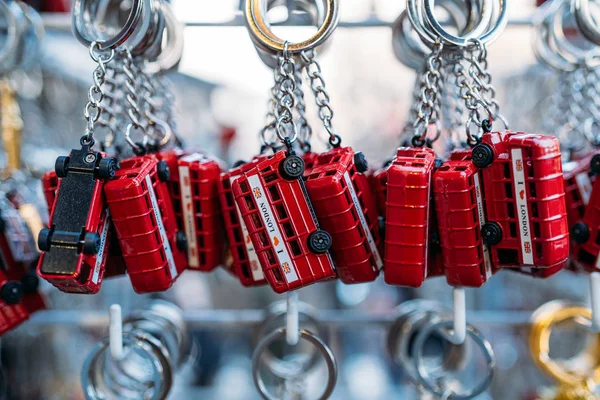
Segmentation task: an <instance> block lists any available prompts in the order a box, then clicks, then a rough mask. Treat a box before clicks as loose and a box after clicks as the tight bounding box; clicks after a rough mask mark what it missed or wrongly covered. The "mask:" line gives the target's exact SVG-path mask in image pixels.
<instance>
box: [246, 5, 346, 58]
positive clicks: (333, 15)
mask: <svg viewBox="0 0 600 400" xmlns="http://www.w3.org/2000/svg"><path fill="white" fill-rule="evenodd" d="M266 1H267V0H246V6H245V8H244V16H245V20H246V26H247V28H248V31H249V32H250V35H251V36H252V40H253V42H255V43H257V44H258V45H259V46H260V47H263V48H266V49H269V50H270V51H273V52H275V53H281V52H283V50H284V49H285V47H286V46H285V44H286V43H288V42H286V41H285V40H282V39H280V38H278V37H277V36H275V35H274V34H273V32H272V31H271V28H270V26H269V24H268V23H267V22H266V20H265V19H264V15H263V14H266V13H265V9H266V4H267V3H266ZM325 1H326V7H325V18H324V20H323V23H322V24H321V26H320V27H319V29H318V31H317V33H315V34H314V35H313V36H312V37H311V38H309V39H307V40H304V41H302V42H299V43H289V44H288V46H287V49H288V51H290V52H291V53H300V52H302V51H306V50H310V49H314V48H315V47H318V46H320V45H321V44H323V43H324V42H325V41H326V40H327V39H328V38H329V36H331V34H332V33H333V31H334V30H335V28H336V27H337V24H338V21H339V3H340V0H325Z"/></svg>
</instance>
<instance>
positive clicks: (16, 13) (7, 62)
mask: <svg viewBox="0 0 600 400" xmlns="http://www.w3.org/2000/svg"><path fill="white" fill-rule="evenodd" d="M0 13H2V14H4V17H5V18H6V24H7V31H8V32H7V37H6V44H5V45H4V47H3V48H2V50H1V51H0V72H1V73H5V72H9V71H11V70H13V69H15V68H16V67H17V66H18V60H17V52H18V51H17V50H18V48H19V45H20V42H21V40H22V35H23V28H24V27H25V26H26V23H27V22H26V21H25V15H24V13H23V10H22V9H21V7H19V5H18V4H17V2H16V1H9V2H7V1H0Z"/></svg>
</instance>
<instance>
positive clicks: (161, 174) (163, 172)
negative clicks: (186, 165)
mask: <svg viewBox="0 0 600 400" xmlns="http://www.w3.org/2000/svg"><path fill="white" fill-rule="evenodd" d="M156 172H157V173H158V179H160V181H161V182H166V181H168V180H169V179H170V178H171V171H169V166H168V165H167V163H166V162H164V161H159V162H158V165H157V166H156Z"/></svg>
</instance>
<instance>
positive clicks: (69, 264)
mask: <svg viewBox="0 0 600 400" xmlns="http://www.w3.org/2000/svg"><path fill="white" fill-rule="evenodd" d="M117 168H118V164H117V162H116V160H115V159H114V158H109V157H106V155H105V154H104V153H101V152H94V151H93V150H92V149H91V148H89V146H83V147H82V148H81V149H80V150H72V151H71V154H70V156H69V157H59V158H58V159H57V160H56V165H55V172H56V175H57V177H59V178H61V179H60V184H59V187H58V191H57V193H56V200H55V202H54V206H53V207H52V212H51V215H50V221H49V228H48V229H42V230H41V231H40V233H39V235H38V247H39V249H40V250H41V251H42V253H41V255H40V259H39V263H38V267H37V271H38V274H39V276H40V277H42V278H43V279H45V280H47V281H48V282H50V283H51V284H53V285H54V286H56V287H57V288H58V289H59V290H61V291H63V292H67V293H83V294H94V293H98V291H99V290H100V286H101V285H102V279H103V277H104V272H105V268H106V258H107V254H108V252H109V248H110V240H109V225H110V221H109V217H108V215H109V213H108V209H107V205H106V203H105V201H104V197H103V195H102V190H103V187H104V186H105V181H106V180H107V179H110V178H111V177H112V176H114V174H115V172H116V170H117Z"/></svg>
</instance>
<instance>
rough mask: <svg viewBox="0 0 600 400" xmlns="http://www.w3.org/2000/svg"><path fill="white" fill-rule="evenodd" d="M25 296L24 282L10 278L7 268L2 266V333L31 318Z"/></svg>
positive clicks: (0, 288)
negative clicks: (24, 299)
mask: <svg viewBox="0 0 600 400" xmlns="http://www.w3.org/2000/svg"><path fill="white" fill-rule="evenodd" d="M23 297H24V292H23V285H22V283H21V282H20V281H17V280H11V279H9V277H8V276H7V274H6V272H5V270H4V269H3V268H0V335H3V334H4V333H6V332H8V331H10V330H11V329H14V328H16V327H17V326H19V325H21V324H22V323H23V322H25V321H26V320H28V319H29V311H28V310H27V308H26V307H25V304H24V303H23Z"/></svg>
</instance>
